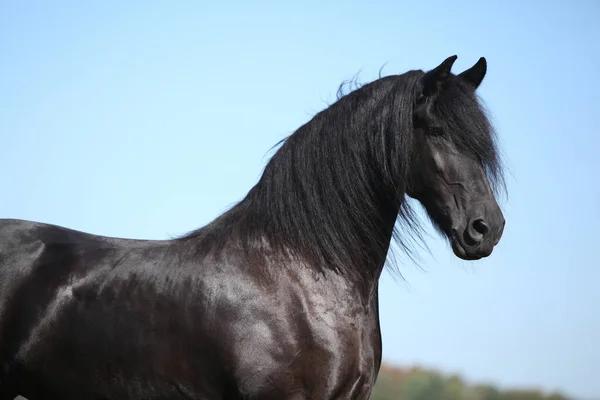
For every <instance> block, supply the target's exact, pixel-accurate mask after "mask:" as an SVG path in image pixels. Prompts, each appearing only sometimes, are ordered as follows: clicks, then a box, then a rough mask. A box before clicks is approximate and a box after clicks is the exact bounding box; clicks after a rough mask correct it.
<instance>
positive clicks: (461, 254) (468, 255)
mask: <svg viewBox="0 0 600 400" xmlns="http://www.w3.org/2000/svg"><path fill="white" fill-rule="evenodd" d="M449 238H450V244H451V245H452V251H453V252H454V255H455V256H456V257H458V258H460V259H462V260H466V261H475V260H480V259H482V258H484V257H487V256H489V255H490V254H492V251H493V249H494V247H493V246H491V247H490V248H489V249H483V248H469V247H467V246H466V245H465V244H464V243H462V241H461V240H460V239H459V238H458V235H456V234H453V235H450V236H449Z"/></svg>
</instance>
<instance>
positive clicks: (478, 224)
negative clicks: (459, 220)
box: [472, 219, 490, 236]
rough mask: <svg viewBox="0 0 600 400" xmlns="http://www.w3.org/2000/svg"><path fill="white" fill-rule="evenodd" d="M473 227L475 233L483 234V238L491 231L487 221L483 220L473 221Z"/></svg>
mask: <svg viewBox="0 0 600 400" xmlns="http://www.w3.org/2000/svg"><path fill="white" fill-rule="evenodd" d="M472 226H473V229H474V230H475V232H477V233H479V234H481V235H482V236H483V235H485V234H486V233H488V232H489V230H490V228H489V227H488V226H487V224H486V223H485V221H484V220H482V219H476V220H475V221H473V224H472Z"/></svg>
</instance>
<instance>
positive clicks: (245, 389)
mask: <svg viewBox="0 0 600 400" xmlns="http://www.w3.org/2000/svg"><path fill="white" fill-rule="evenodd" d="M455 59H456V57H450V58H448V59H447V60H446V61H444V62H443V63H442V64H440V66H438V67H436V68H435V69H433V70H431V71H428V72H423V71H409V72H407V73H405V74H402V75H397V76H390V77H385V78H380V79H378V80H376V81H374V82H372V83H370V84H367V85H365V86H363V87H361V88H360V89H357V90H355V91H353V92H352V93H350V94H347V95H345V96H344V97H342V98H340V99H339V100H338V101H337V102H336V103H335V104H333V105H332V106H330V107H329V108H327V109H325V110H324V111H322V112H320V113H318V114H317V115H316V116H315V117H313V118H312V119H311V121H309V122H308V123H307V124H305V125H303V126H302V127H300V128H299V129H298V130H297V131H296V132H294V134H292V135H291V136H290V137H289V138H287V139H286V140H285V142H284V143H283V145H282V146H281V148H279V149H278V151H277V152H276V154H275V155H274V156H273V157H272V159H271V160H270V161H269V163H268V164H267V166H266V167H265V170H264V172H263V175H262V177H261V179H260V180H259V182H258V183H257V184H256V185H255V186H254V187H253V188H252V189H251V190H250V191H249V193H248V194H247V196H246V197H245V198H244V199H243V200H242V201H240V202H239V203H238V204H237V205H235V206H234V207H233V208H232V209H230V210H228V211H227V212H225V213H224V214H223V215H221V216H219V217H218V218H217V219H216V220H215V221H213V222H211V223H210V224H208V225H207V226H205V227H202V228H200V229H198V230H196V231H194V232H191V233H189V234H187V235H184V236H183V237H180V238H175V239H172V240H164V241H151V240H132V239H118V238H108V237H101V236H94V235H91V234H88V233H83V232H78V231H74V230H70V229H67V228H64V227H59V226H54V225H48V224H41V223H35V222H29V221H20V220H0V367H1V370H0V400H5V399H12V398H13V397H15V396H16V395H17V394H22V395H25V396H27V397H28V398H29V400H36V399H47V398H57V399H81V398H85V399H119V400H122V399H133V400H135V399H227V400H228V399H357V400H361V399H367V398H368V397H369V396H370V393H371V390H372V388H373V385H374V383H375V379H376V376H377V372H378V369H379V366H380V362H381V336H380V330H379V329H380V328H379V314H378V281H379V277H380V275H381V273H382V270H383V267H384V264H385V262H386V259H387V258H388V252H389V250H390V246H391V243H392V239H393V238H395V239H400V242H399V243H400V244H401V245H405V242H402V240H401V239H402V238H401V237H399V236H398V235H397V234H398V231H397V229H396V228H397V224H396V222H397V219H399V220H402V221H403V222H405V223H408V227H414V220H413V219H412V216H413V214H412V213H411V208H410V206H409V204H408V203H407V202H406V197H407V196H409V197H412V198H414V199H416V200H418V201H419V202H420V203H421V204H422V205H423V206H424V207H425V209H426V211H427V213H428V215H429V216H430V217H431V220H432V221H433V222H434V224H435V226H436V227H437V228H438V229H439V230H440V232H441V233H442V234H443V235H444V236H446V238H447V239H448V240H449V241H450V242H451V244H452V249H453V251H454V253H455V254H456V256H457V257H460V258H462V259H465V260H477V259H479V258H482V257H486V256H489V255H490V254H491V253H492V250H493V248H494V246H495V245H496V244H497V243H498V241H499V240H500V237H501V236H502V232H503V228H504V218H503V215H502V212H501V211H500V208H499V206H498V205H497V203H496V200H495V197H494V192H493V190H492V189H493V188H494V187H495V183H496V182H497V181H498V180H499V179H500V178H501V170H500V163H499V159H498V156H497V152H496V145H495V141H494V136H493V131H492V129H491V126H490V124H489V123H488V120H487V118H486V116H485V114H484V112H483V110H482V109H481V108H480V106H479V103H478V101H477V98H476V95H475V90H476V88H477V87H478V86H479V84H480V83H481V81H482V79H483V77H484V75H485V72H486V68H487V67H486V65H487V64H486V62H485V59H483V58H481V59H480V60H479V61H478V62H477V63H476V64H475V65H474V66H473V67H472V68H470V69H468V70H466V71H464V72H463V73H461V74H460V75H453V74H451V73H450V68H451V66H452V64H453V62H454V60H455ZM398 217H400V218H398ZM404 247H405V246H404Z"/></svg>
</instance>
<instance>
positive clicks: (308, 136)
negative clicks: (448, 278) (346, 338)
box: [178, 71, 503, 276]
mask: <svg viewBox="0 0 600 400" xmlns="http://www.w3.org/2000/svg"><path fill="white" fill-rule="evenodd" d="M423 74H424V72H423V71H409V72H407V73H405V74H402V75H394V76H388V77H384V78H380V79H377V80H375V81H373V82H371V83H369V84H366V85H364V86H362V87H360V88H358V89H356V90H354V91H352V92H351V93H348V94H345V95H341V96H339V98H338V100H337V101H336V102H335V103H334V104H332V105H331V106H330V107H328V108H326V109H325V110H323V111H321V112H319V113H318V114H316V115H315V116H314V117H313V118H312V119H311V120H310V121H309V122H308V123H306V124H305V125H303V126H302V127H300V128H299V129H298V130H297V131H296V132H294V133H293V134H292V135H290V136H289V137H288V138H287V139H286V140H285V141H284V142H283V145H282V146H281V147H280V148H279V149H278V151H277V152H276V153H275V154H274V156H273V157H272V158H271V160H270V161H269V163H268V164H267V166H266V167H265V170H264V173H263V175H262V177H261V178H260V180H259V182H258V183H257V184H256V185H255V186H254V187H253V188H252V189H251V190H250V192H249V193H248V194H247V196H246V197H245V198H244V199H243V200H242V201H240V202H239V203H238V204H237V205H235V206H234V207H233V208H232V209H230V210H229V211H227V212H226V213H224V214H223V215H221V216H220V217H218V218H217V219H216V220H215V221H213V222H212V223H211V224H209V225H207V226H205V227H202V228H200V229H198V230H196V231H193V232H191V233H189V234H187V235H185V236H183V237H181V238H179V239H178V240H182V241H190V242H193V243H196V244H197V246H198V247H197V248H198V249H202V251H207V249H214V250H218V248H219V247H220V246H222V245H224V244H225V243H231V241H232V240H235V241H237V242H238V243H239V244H240V248H241V249H243V251H244V252H246V253H247V255H248V256H249V257H253V256H256V257H261V256H263V255H264V254H265V251H267V253H268V254H274V255H290V256H293V257H297V258H298V259H300V260H303V261H306V264H307V265H312V266H315V267H316V268H321V269H332V270H334V271H336V272H339V273H341V274H343V275H346V276H364V275H365V274H373V273H376V271H380V269H381V266H382V265H380V264H381V261H380V260H385V259H386V256H387V252H388V249H389V248H390V242H389V241H387V240H389V237H390V234H393V236H394V238H395V239H396V244H397V245H399V246H400V247H401V248H403V249H404V250H406V251H410V247H411V246H410V241H411V240H414V239H415V236H417V237H420V234H419V227H418V224H416V221H415V214H414V210H413V209H412V208H411V207H410V202H407V201H406V199H405V197H406V196H405V193H406V192H407V182H408V180H407V175H408V173H409V170H410V162H409V160H410V159H411V157H410V152H411V151H412V147H413V146H412V138H413V107H414V104H415V97H416V93H418V89H419V87H418V86H419V78H420V77H421V76H423ZM435 110H436V113H438V114H439V115H440V116H441V119H443V120H444V121H447V122H448V123H449V124H450V125H451V126H449V129H448V132H449V134H450V135H451V137H449V140H453V141H454V142H455V143H456V144H457V145H458V146H459V147H460V148H461V149H463V151H466V152H470V153H471V154H473V156H475V157H477V158H479V159H480V160H481V162H482V163H483V164H484V166H485V168H486V170H487V171H488V177H489V179H490V183H492V186H493V187H497V186H498V185H497V183H501V182H503V180H502V173H501V165H500V158H499V156H498V152H497V147H496V143H495V140H496V137H495V134H494V131H493V129H492V127H491V125H490V123H489V121H488V119H487V117H486V115H485V112H484V110H483V109H482V108H481V105H480V104H479V102H478V99H477V98H476V95H475V94H474V93H473V91H472V90H471V89H470V88H468V87H467V86H466V84H464V83H463V82H461V81H459V79H457V78H456V77H455V76H451V77H450V79H449V81H448V87H447V88H446V90H445V91H444V92H443V93H442V95H441V96H440V98H439V99H438V101H437V103H436V106H435ZM452 124H454V125H453V126H452ZM382 210H383V213H382ZM396 216H398V217H399V218H398V219H397V221H398V222H399V223H400V225H402V226H403V227H404V228H407V229H398V224H397V225H396V229H394V232H383V231H382V229H384V228H383V227H385V226H386V222H385V221H384V220H386V221H387V220H389V218H390V217H391V218H395V217H396ZM400 233H402V235H401V234H400ZM386 238H387V239H386Z"/></svg>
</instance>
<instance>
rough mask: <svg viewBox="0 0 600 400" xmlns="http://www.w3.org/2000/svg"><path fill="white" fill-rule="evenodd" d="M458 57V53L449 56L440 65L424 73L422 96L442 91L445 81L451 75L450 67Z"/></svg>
mask: <svg viewBox="0 0 600 400" xmlns="http://www.w3.org/2000/svg"><path fill="white" fill-rule="evenodd" d="M457 58H458V56H456V55H454V56H451V57H448V58H446V59H445V60H444V62H442V63H441V64H440V65H438V66H437V67H435V68H434V69H432V70H431V71H427V72H426V73H425V75H423V77H422V78H421V85H422V92H421V95H422V96H425V97H433V96H436V95H437V94H438V93H439V92H440V90H441V89H442V85H443V84H444V81H445V80H446V79H447V78H448V76H450V69H452V64H454V61H456V59H457Z"/></svg>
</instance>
